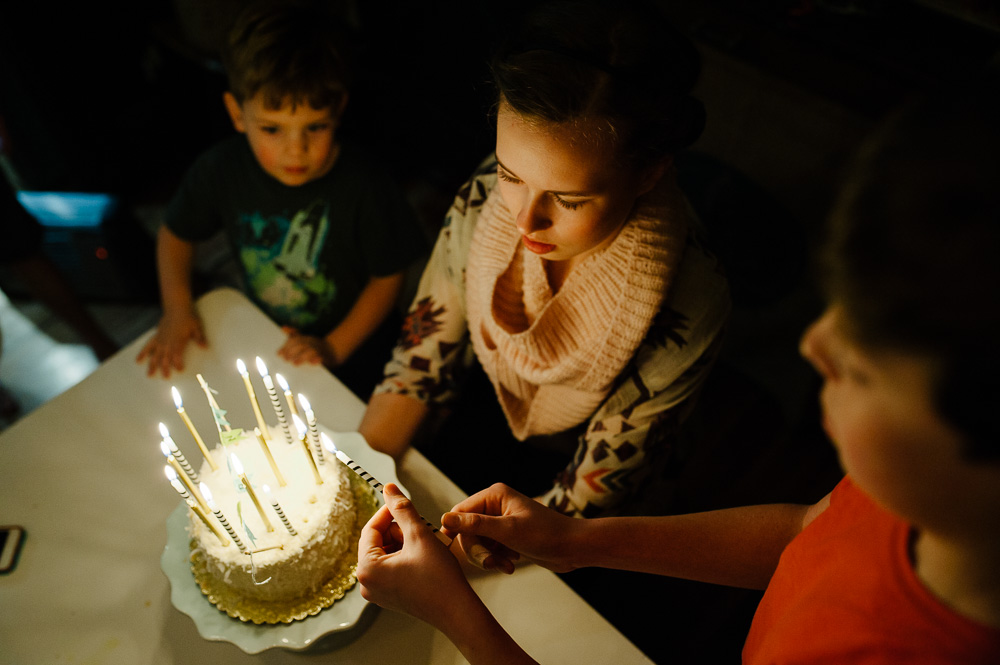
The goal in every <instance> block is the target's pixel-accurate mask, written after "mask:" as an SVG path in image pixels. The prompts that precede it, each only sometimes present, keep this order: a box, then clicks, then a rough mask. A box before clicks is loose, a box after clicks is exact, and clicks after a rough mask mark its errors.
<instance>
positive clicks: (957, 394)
mask: <svg viewBox="0 0 1000 665" xmlns="http://www.w3.org/2000/svg"><path fill="white" fill-rule="evenodd" d="M971 88H972V87H971V86H967V87H965V88H964V89H961V90H954V89H952V90H937V91H935V92H934V93H933V94H929V95H927V96H926V97H924V98H922V99H921V100H919V101H916V102H913V103H911V104H910V105H909V106H908V107H906V108H905V109H904V110H902V111H901V112H900V113H898V114H897V115H896V116H895V117H894V118H893V119H892V121H891V122H890V123H888V124H887V125H886V126H885V127H884V128H883V130H882V131H881V132H880V133H879V134H877V135H876V136H875V137H873V138H874V140H873V141H872V142H871V143H870V145H868V146H867V150H866V151H865V152H864V153H863V154H862V157H861V159H860V160H859V161H858V163H856V164H855V165H854V169H853V171H852V172H851V174H850V176H849V178H850V179H849V182H848V184H847V186H846V187H845V188H844V190H843V194H842V195H841V197H840V199H839V202H838V205H837V206H836V207H835V208H834V211H833V214H832V219H831V225H830V228H831V235H830V238H829V239H828V241H827V246H826V255H825V257H824V258H825V261H824V267H825V278H826V286H827V288H828V291H829V296H830V298H831V299H832V300H834V301H837V302H840V303H841V304H842V305H843V306H844V309H845V312H846V313H847V319H848V323H849V325H850V326H851V330H850V332H851V334H852V336H854V337H855V339H856V340H857V341H858V342H859V343H861V344H865V345H869V346H872V347H876V348H877V347H883V348H892V349H897V350H900V351H904V352H910V353H913V354H916V355H921V356H924V357H926V358H928V360H929V361H930V362H932V366H933V367H935V368H936V372H935V385H934V386H933V390H934V394H933V398H934V403H935V407H936V408H937V410H938V411H939V413H940V415H941V416H942V417H943V418H944V419H945V420H946V421H947V422H949V423H950V424H951V425H952V426H953V427H955V429H957V430H958V431H959V432H961V433H962V434H963V438H964V439H965V441H966V444H967V445H966V451H965V452H966V453H967V457H969V458H970V459H989V460H994V461H1000V418H997V416H996V413H997V405H998V404H1000V388H998V386H1000V122H998V120H997V119H998V118H1000V89H998V87H997V86H996V85H995V84H994V82H992V81H986V82H983V83H982V84H980V85H979V86H976V87H975V88H976V91H975V92H970V89H971Z"/></svg>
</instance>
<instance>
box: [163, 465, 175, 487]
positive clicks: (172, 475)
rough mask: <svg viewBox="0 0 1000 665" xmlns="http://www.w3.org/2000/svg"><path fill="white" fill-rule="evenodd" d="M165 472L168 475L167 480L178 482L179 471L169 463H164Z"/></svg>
mask: <svg viewBox="0 0 1000 665" xmlns="http://www.w3.org/2000/svg"><path fill="white" fill-rule="evenodd" d="M163 473H164V475H166V477H167V480H169V481H170V482H171V483H174V482H177V472H176V471H174V470H173V469H172V468H171V467H170V465H169V464H164V465H163Z"/></svg>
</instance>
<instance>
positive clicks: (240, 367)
mask: <svg viewBox="0 0 1000 665" xmlns="http://www.w3.org/2000/svg"><path fill="white" fill-rule="evenodd" d="M236 370H237V371H238V372H239V373H240V376H242V377H243V385H244V386H246V389H247V397H249V398H250V406H252V407H253V415H254V417H255V418H256V419H257V426H258V427H260V431H261V432H263V434H264V438H265V439H267V440H270V438H271V435H270V433H269V431H268V429H267V423H265V422H264V414H263V413H261V412H260V402H258V401H257V393H255V392H254V390H253V384H251V383H250V373H249V372H248V371H247V366H246V364H245V363H244V362H243V360H242V359H241V358H237V359H236Z"/></svg>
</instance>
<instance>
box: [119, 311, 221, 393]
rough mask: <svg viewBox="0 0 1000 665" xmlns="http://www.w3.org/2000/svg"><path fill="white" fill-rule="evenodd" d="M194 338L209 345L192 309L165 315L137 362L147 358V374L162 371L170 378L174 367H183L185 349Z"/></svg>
mask: <svg viewBox="0 0 1000 665" xmlns="http://www.w3.org/2000/svg"><path fill="white" fill-rule="evenodd" d="M191 341H193V342H194V343H195V344H197V345H198V346H200V347H203V348H204V347H206V346H208V343H207V342H206V341H205V331H204V329H203V328H202V326H201V319H200V318H198V315H197V314H196V313H195V312H193V311H191V312H186V313H184V314H180V315H175V314H164V315H163V318H161V319H160V324H159V325H158V326H157V328H156V332H154V333H153V336H152V337H151V338H150V339H149V341H148V342H146V345H145V346H144V347H142V350H141V351H140V352H139V355H138V356H136V359H135V361H136V362H137V363H143V362H145V361H147V360H148V362H149V367H148V368H147V370H146V376H155V375H156V373H157V372H160V373H162V374H163V378H169V377H170V372H171V370H172V369H176V370H177V371H178V372H179V371H181V370H183V369H184V350H185V349H186V348H187V345H188V342H191Z"/></svg>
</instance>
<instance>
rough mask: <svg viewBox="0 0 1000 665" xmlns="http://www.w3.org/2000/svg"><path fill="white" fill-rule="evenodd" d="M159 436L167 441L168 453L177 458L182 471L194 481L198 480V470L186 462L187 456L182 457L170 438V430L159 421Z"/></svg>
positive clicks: (182, 454)
mask: <svg viewBox="0 0 1000 665" xmlns="http://www.w3.org/2000/svg"><path fill="white" fill-rule="evenodd" d="M160 436H162V437H163V440H164V441H166V442H167V446H168V447H169V448H170V453H171V454H172V455H173V456H174V459H176V460H177V463H178V464H180V465H181V468H182V469H184V473H186V474H187V475H188V476H189V477H190V478H191V480H193V481H194V482H198V472H197V471H195V470H194V468H193V467H192V466H191V465H190V464H188V461H187V458H186V457H184V453H182V452H181V451H180V449H179V448H178V447H177V444H176V443H174V440H173V439H172V438H170V431H169V430H167V426H166V425H164V424H163V423H160Z"/></svg>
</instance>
